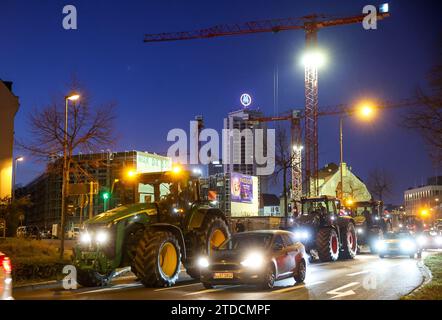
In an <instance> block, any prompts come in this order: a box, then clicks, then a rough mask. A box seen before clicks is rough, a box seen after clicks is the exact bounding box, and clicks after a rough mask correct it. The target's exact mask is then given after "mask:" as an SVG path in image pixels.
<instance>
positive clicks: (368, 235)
mask: <svg viewBox="0 0 442 320" xmlns="http://www.w3.org/2000/svg"><path fill="white" fill-rule="evenodd" d="M346 208H347V209H348V210H349V211H350V213H351V216H352V217H353V219H354V221H355V224H356V231H357V233H358V247H359V248H358V249H359V250H360V248H361V246H367V247H368V248H369V249H370V252H371V253H376V251H377V250H376V243H377V241H378V240H380V239H382V238H383V235H384V233H386V232H388V231H389V230H390V229H391V227H389V223H388V220H385V218H384V217H383V212H382V211H383V204H382V202H381V201H375V200H371V201H357V202H352V203H347V206H346Z"/></svg>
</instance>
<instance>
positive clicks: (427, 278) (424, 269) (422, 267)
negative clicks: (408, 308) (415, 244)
mask: <svg viewBox="0 0 442 320" xmlns="http://www.w3.org/2000/svg"><path fill="white" fill-rule="evenodd" d="M417 265H418V266H417V267H418V268H419V270H420V272H421V273H422V276H423V280H422V283H421V284H420V285H418V286H417V287H416V288H414V289H413V290H411V291H410V292H409V293H407V294H406V295H404V296H403V297H408V296H411V295H413V294H414V293H416V292H418V291H419V290H421V289H422V287H423V286H425V285H426V284H428V283H429V282H430V281H431V279H433V275H432V274H431V271H430V269H428V267H427V266H426V265H425V263H424V262H423V261H419V262H418V263H417Z"/></svg>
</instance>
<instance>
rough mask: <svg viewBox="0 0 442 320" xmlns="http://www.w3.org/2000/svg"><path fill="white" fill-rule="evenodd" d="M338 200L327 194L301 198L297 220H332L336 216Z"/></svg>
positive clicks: (338, 205)
mask: <svg viewBox="0 0 442 320" xmlns="http://www.w3.org/2000/svg"><path fill="white" fill-rule="evenodd" d="M339 207H340V202H339V200H338V199H336V198H333V197H328V196H322V197H308V198H301V213H300V215H299V216H298V220H300V221H306V220H309V219H312V218H313V219H315V217H317V218H316V219H321V220H325V221H329V220H330V221H333V220H335V219H336V218H337V216H338V210H339Z"/></svg>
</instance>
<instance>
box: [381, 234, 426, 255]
mask: <svg viewBox="0 0 442 320" xmlns="http://www.w3.org/2000/svg"><path fill="white" fill-rule="evenodd" d="M376 247H377V250H378V252H379V257H381V258H384V257H385V256H409V257H410V258H414V257H415V256H416V255H417V257H418V258H420V257H421V254H422V249H421V247H420V246H419V244H418V243H417V241H416V239H415V237H413V235H412V234H411V233H410V232H387V233H385V234H384V239H383V240H379V241H378V242H377V245H376Z"/></svg>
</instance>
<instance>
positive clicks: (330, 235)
mask: <svg viewBox="0 0 442 320" xmlns="http://www.w3.org/2000/svg"><path fill="white" fill-rule="evenodd" d="M316 248H317V251H318V256H319V260H321V262H327V261H336V260H338V258H339V238H338V233H337V232H336V230H335V229H333V228H322V229H320V230H319V232H318V235H317V237H316Z"/></svg>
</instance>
